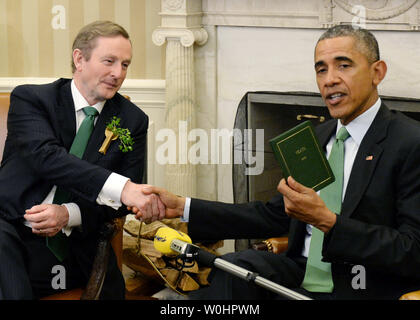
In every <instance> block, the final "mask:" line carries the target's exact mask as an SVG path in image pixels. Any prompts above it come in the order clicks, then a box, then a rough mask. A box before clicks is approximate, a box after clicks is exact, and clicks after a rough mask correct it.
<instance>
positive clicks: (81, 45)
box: [71, 21, 130, 73]
mask: <svg viewBox="0 0 420 320" xmlns="http://www.w3.org/2000/svg"><path fill="white" fill-rule="evenodd" d="M116 36H123V37H124V38H126V39H128V40H130V36H129V34H128V32H127V31H126V30H125V29H124V28H123V27H122V26H120V25H118V24H116V23H114V22H112V21H95V22H92V23H89V24H88V25H86V26H84V27H83V28H82V29H81V30H80V31H79V33H78V34H77V36H76V38H75V39H74V41H73V48H72V52H73V51H74V50H75V49H79V50H80V51H81V52H82V55H83V57H84V58H85V59H86V60H89V59H90V55H91V53H92V50H93V49H94V48H95V46H96V39H97V38H99V37H116ZM71 68H72V72H73V73H74V72H75V71H76V66H75V65H74V61H73V59H71Z"/></svg>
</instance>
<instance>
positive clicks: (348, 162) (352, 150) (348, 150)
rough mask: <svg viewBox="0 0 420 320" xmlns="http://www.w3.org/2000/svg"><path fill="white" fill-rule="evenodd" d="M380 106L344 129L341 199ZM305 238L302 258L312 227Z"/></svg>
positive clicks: (187, 207)
mask: <svg viewBox="0 0 420 320" xmlns="http://www.w3.org/2000/svg"><path fill="white" fill-rule="evenodd" d="M380 106H381V99H380V98H379V99H378V100H377V101H376V102H375V104H374V105H373V106H372V107H370V108H369V109H368V110H366V111H365V112H364V113H362V114H361V115H359V116H358V117H357V118H355V119H354V120H353V121H351V122H350V123H349V124H347V125H346V129H347V131H348V133H349V134H350V137H349V138H348V139H346V141H345V142H344V150H345V151H344V180H343V199H344V195H345V194H346V189H347V183H348V181H349V178H350V173H351V170H352V167H353V163H354V159H355V158H356V154H357V151H358V150H359V146H360V144H361V143H362V140H363V138H364V136H365V134H366V132H367V131H368V129H369V127H370V125H371V124H372V122H373V119H375V117H376V114H377V113H378V111H379V108H380ZM342 126H343V125H342V124H341V122H340V121H339V120H337V131H336V134H337V132H338V130H340V128H341V127H342ZM335 136H336V135H333V136H332V137H331V139H330V140H329V142H328V144H327V154H326V156H327V158H328V157H329V155H330V153H331V149H332V146H333V143H334V141H335ZM190 202H191V198H188V197H187V198H186V201H185V207H184V214H183V216H182V217H181V221H184V222H188V221H189V216H190ZM306 231H307V234H306V237H305V242H304V246H303V250H302V255H303V256H304V257H307V256H308V253H309V245H310V243H311V236H312V225H309V224H308V225H306Z"/></svg>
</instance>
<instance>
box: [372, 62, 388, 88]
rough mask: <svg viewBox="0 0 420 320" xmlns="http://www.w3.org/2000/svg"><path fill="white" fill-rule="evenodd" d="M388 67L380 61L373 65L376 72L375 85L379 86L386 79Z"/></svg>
mask: <svg viewBox="0 0 420 320" xmlns="http://www.w3.org/2000/svg"><path fill="white" fill-rule="evenodd" d="M387 70H388V67H387V65H386V63H385V61H383V60H378V61H376V62H374V63H373V64H372V71H373V72H374V76H373V84H374V85H375V86H378V85H379V84H380V83H381V82H382V80H383V79H384V78H385V75H386V71H387Z"/></svg>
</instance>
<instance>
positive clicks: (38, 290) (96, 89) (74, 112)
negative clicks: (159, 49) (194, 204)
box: [0, 21, 164, 300]
mask: <svg viewBox="0 0 420 320" xmlns="http://www.w3.org/2000/svg"><path fill="white" fill-rule="evenodd" d="M131 58H132V48H131V41H130V39H129V36H128V33H127V32H126V31H125V30H124V29H123V28H122V27H121V26H119V25H117V24H115V23H113V22H110V21H97V22H93V23H91V24H89V25H87V26H85V27H84V28H82V30H81V31H80V32H79V34H78V35H77V37H76V39H75V41H74V45H73V52H72V69H73V79H59V80H57V81H55V82H53V83H49V84H45V85H23V86H19V87H17V88H15V89H14V90H13V92H12V94H11V98H10V109H9V114H8V127H7V129H8V136H7V139H6V144H5V148H4V154H3V160H2V164H1V168H0V261H1V263H0V300H1V299H32V298H40V297H43V296H45V295H50V294H53V293H58V292H59V291H60V290H61V289H72V288H74V287H84V286H85V285H86V283H87V280H88V278H89V275H90V271H91V269H92V264H93V259H94V257H95V253H96V248H97V242H98V238H99V232H100V227H101V226H102V225H103V224H104V223H105V222H106V221H110V220H111V219H113V218H115V217H120V216H124V215H126V214H128V213H129V211H127V209H126V206H136V207H137V206H139V207H140V208H141V210H142V211H143V213H144V214H145V217H147V216H151V215H152V214H154V215H156V216H162V215H163V214H164V211H163V206H162V203H161V202H160V201H159V199H158V197H156V195H150V194H149V195H145V194H144V193H143V188H144V185H142V184H141V180H142V178H143V169H144V161H145V147H146V135H147V128H148V117H147V115H146V114H145V113H144V112H143V111H142V110H141V109H140V108H139V107H137V106H136V105H134V104H133V103H131V102H130V101H129V100H127V99H126V98H124V97H123V96H121V95H120V94H118V92H117V91H118V90H119V89H120V87H121V85H122V83H123V81H124V79H125V77H126V75H127V70H128V67H129V65H130V62H131ZM112 123H113V125H112V126H113V127H115V129H116V130H117V129H123V131H121V130H120V131H118V134H119V135H124V136H119V137H118V138H121V139H118V140H116V141H113V142H110V143H109V144H105V146H104V147H102V146H103V145H104V140H105V134H106V130H107V129H108V126H109V124H112ZM122 138H124V140H122ZM114 140H115V139H114ZM127 141H131V142H132V143H133V144H131V143H130V145H128V146H127V145H126V146H125V147H123V148H120V143H122V142H124V143H125V142H127ZM126 151H127V152H126ZM56 266H61V268H59V269H60V270H64V271H65V279H64V280H63V281H62V282H64V283H65V285H64V286H56V287H54V286H53V281H52V280H53V277H54V276H55V272H54V271H53V270H55V268H56ZM124 297H125V284H124V279H123V277H122V274H121V271H120V270H119V269H118V266H117V263H116V258H115V255H114V253H113V251H112V250H111V256H110V259H109V264H108V266H107V275H106V277H105V281H104V285H103V287H102V293H101V298H103V299H106V298H107V299H111V298H112V299H124Z"/></svg>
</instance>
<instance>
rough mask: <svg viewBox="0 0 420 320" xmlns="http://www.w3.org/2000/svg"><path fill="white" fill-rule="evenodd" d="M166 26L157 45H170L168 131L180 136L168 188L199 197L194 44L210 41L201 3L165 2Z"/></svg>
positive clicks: (155, 40) (158, 35)
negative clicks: (193, 134) (194, 157)
mask: <svg viewBox="0 0 420 320" xmlns="http://www.w3.org/2000/svg"><path fill="white" fill-rule="evenodd" d="M161 4H162V12H161V13H160V15H161V17H162V25H161V27H159V28H157V29H156V30H155V31H154V32H153V35H152V39H153V43H154V44H156V45H158V46H161V45H163V44H164V43H165V42H166V43H167V45H166V127H167V128H168V129H172V130H173V132H174V133H175V134H176V144H177V145H176V150H177V157H176V161H177V162H176V164H167V165H166V167H165V175H166V188H167V189H168V190H169V191H171V192H173V193H175V194H178V195H184V196H192V197H194V196H195V195H196V179H197V173H196V167H195V165H193V164H191V163H190V162H189V160H188V150H189V147H190V146H191V144H192V143H193V142H188V133H189V132H190V130H191V129H194V128H195V127H196V108H197V107H196V96H195V79H194V43H197V44H199V45H202V44H204V43H205V42H206V41H207V32H206V31H205V30H204V29H203V28H202V27H201V15H202V13H201V0H162V2H161Z"/></svg>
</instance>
